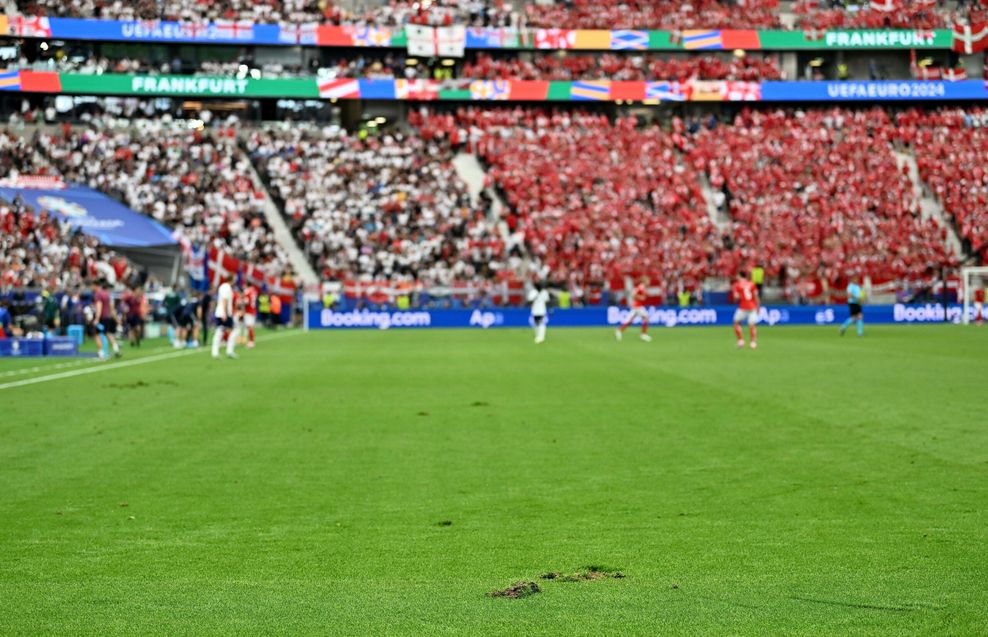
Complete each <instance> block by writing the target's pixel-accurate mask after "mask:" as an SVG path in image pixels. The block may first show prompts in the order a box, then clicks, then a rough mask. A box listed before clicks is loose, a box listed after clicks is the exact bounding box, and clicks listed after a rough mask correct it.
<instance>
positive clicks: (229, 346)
mask: <svg viewBox="0 0 988 637" xmlns="http://www.w3.org/2000/svg"><path fill="white" fill-rule="evenodd" d="M236 345H237V328H233V331H231V332H230V334H229V336H228V337H227V339H226V355H227V356H229V357H230V358H236V357H235V356H234V354H233V348H234V347H236Z"/></svg>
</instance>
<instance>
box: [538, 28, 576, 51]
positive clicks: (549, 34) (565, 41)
mask: <svg viewBox="0 0 988 637" xmlns="http://www.w3.org/2000/svg"><path fill="white" fill-rule="evenodd" d="M575 44H576V31H571V30H569V29H538V30H536V31H535V48H536V49H572V48H573V46H574V45H575Z"/></svg>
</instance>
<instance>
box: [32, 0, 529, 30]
mask: <svg viewBox="0 0 988 637" xmlns="http://www.w3.org/2000/svg"><path fill="white" fill-rule="evenodd" d="M17 5H18V8H19V9H20V10H21V11H22V12H23V13H25V14H26V15H37V16H60V17H76V18H103V19H115V20H154V19H160V20H182V21H190V22H204V21H218V20H241V21H250V22H257V23H271V22H294V23H303V22H325V23H331V24H355V23H367V22H370V23H374V24H378V25H400V24H406V23H412V24H431V25H437V26H439V25H449V24H469V25H474V26H509V25H511V24H516V23H517V20H518V15H517V14H516V13H515V12H513V11H512V10H511V9H510V8H509V7H508V5H507V4H506V3H504V2H501V0H469V1H467V0H435V1H434V2H422V3H420V2H412V1H408V0H392V1H391V2H389V3H387V4H383V5H380V6H377V7H373V8H370V9H367V10H364V11H356V12H350V11H347V10H346V9H344V8H343V7H341V6H338V5H336V4H334V3H333V2H327V1H325V0H263V1H262V0H219V1H210V2H201V1H196V0H109V1H106V2H104V1H103V0H77V1H74V2H64V1H63V0H18V2H17Z"/></svg>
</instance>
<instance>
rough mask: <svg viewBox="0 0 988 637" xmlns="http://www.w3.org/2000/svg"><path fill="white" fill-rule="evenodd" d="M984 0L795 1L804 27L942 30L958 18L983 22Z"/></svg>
mask: <svg viewBox="0 0 988 637" xmlns="http://www.w3.org/2000/svg"><path fill="white" fill-rule="evenodd" d="M986 6H988V5H986V3H985V2H983V1H982V0H972V1H969V2H963V3H957V4H956V5H954V3H947V2H938V1H937V0H872V1H871V2H865V3H863V4H861V5H856V6H853V7H852V6H851V5H850V4H849V5H848V6H842V5H841V4H837V3H831V2H825V1H824V0H800V1H798V2H794V3H793V6H792V10H793V13H795V14H796V26H797V27H799V28H802V29H813V30H819V29H943V28H950V27H951V26H953V25H954V24H955V23H956V22H958V21H959V20H962V21H972V22H983V21H984V19H985V8H986Z"/></svg>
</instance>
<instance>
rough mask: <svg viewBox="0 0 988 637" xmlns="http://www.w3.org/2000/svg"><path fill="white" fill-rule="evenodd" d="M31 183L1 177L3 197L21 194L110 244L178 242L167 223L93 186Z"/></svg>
mask: <svg viewBox="0 0 988 637" xmlns="http://www.w3.org/2000/svg"><path fill="white" fill-rule="evenodd" d="M29 185H30V184H24V183H20V182H18V181H11V180H3V181H0V198H3V199H5V200H7V201H13V199H14V198H15V197H20V198H21V199H23V200H24V201H25V202H26V203H28V204H30V205H31V206H33V207H34V208H35V210H37V211H39V212H40V211H47V212H48V213H49V214H51V215H53V216H55V217H58V218H60V219H63V220H65V221H68V222H69V223H70V224H71V225H72V226H73V227H75V228H78V229H79V230H81V231H82V232H84V233H85V234H88V235H91V236H94V237H96V238H97V239H99V240H100V242H102V243H104V244H106V245H108V246H113V247H131V248H143V247H150V246H162V245H174V244H175V243H176V242H175V239H173V238H172V233H171V231H170V230H169V229H168V228H166V227H165V226H163V225H161V224H160V223H158V222H157V221H155V220H154V219H151V218H150V217H148V216H146V215H142V214H140V213H137V212H134V211H133V210H131V209H130V208H128V207H127V206H125V205H123V204H122V203H120V202H118V201H116V200H114V199H111V198H110V197H107V196H106V195H104V194H103V193H101V192H97V191H96V190H93V189H92V188H86V187H85V186H74V185H68V184H61V185H59V184H50V185H48V186H46V187H43V188H37V187H25V186H29Z"/></svg>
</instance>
